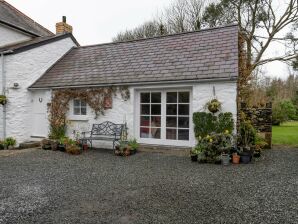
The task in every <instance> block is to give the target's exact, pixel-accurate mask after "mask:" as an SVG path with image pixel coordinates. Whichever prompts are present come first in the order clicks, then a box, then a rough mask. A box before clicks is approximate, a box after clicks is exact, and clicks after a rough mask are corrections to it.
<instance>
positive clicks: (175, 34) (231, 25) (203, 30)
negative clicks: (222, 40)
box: [77, 24, 238, 49]
mask: <svg viewBox="0 0 298 224" xmlns="http://www.w3.org/2000/svg"><path fill="white" fill-rule="evenodd" d="M234 26H238V24H229V25H225V26H218V27H211V28H206V29H201V30H195V31H188V32H182V33H174V34H167V35H162V36H156V37H148V38H141V39H136V40H126V41H117V42H108V43H102V44H92V45H86V46H80V47H77V49H78V48H88V47H97V46H104V45H117V44H123V43H133V42H140V41H146V40H152V39H161V38H167V37H172V36H183V35H187V34H192V33H202V32H207V31H212V30H217V29H224V28H229V27H234Z"/></svg>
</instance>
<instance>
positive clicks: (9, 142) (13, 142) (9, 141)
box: [4, 137, 17, 147]
mask: <svg viewBox="0 0 298 224" xmlns="http://www.w3.org/2000/svg"><path fill="white" fill-rule="evenodd" d="M16 144H17V140H16V139H14V138H13V137H8V138H6V139H5V140H4V145H5V146H7V147H8V146H11V147H14V146H15V145H16Z"/></svg>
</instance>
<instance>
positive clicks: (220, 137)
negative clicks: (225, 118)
mask: <svg viewBox="0 0 298 224" xmlns="http://www.w3.org/2000/svg"><path fill="white" fill-rule="evenodd" d="M232 145H233V136H232V135H231V134H230V133H229V131H226V132H225V133H211V134H210V135H207V136H206V137H204V138H199V142H198V145H197V147H196V148H195V149H196V150H197V151H198V152H202V154H203V157H202V158H203V160H204V161H206V162H209V163H214V162H217V161H220V155H221V154H222V153H229V152H230V151H231V149H232Z"/></svg>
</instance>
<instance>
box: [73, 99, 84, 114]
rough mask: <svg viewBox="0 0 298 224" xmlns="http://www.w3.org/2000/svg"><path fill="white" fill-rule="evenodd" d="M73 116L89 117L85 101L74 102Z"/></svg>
mask: <svg viewBox="0 0 298 224" xmlns="http://www.w3.org/2000/svg"><path fill="white" fill-rule="evenodd" d="M73 114H74V115H87V103H86V101H84V100H73Z"/></svg>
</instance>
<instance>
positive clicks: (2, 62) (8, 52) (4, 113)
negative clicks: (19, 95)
mask: <svg viewBox="0 0 298 224" xmlns="http://www.w3.org/2000/svg"><path fill="white" fill-rule="evenodd" d="M10 53H12V51H11V50H9V51H3V52H0V57H1V70H0V76H1V77H2V95H5V94H6V74H5V64H4V55H5V54H10ZM2 107H3V127H2V128H3V136H2V137H3V140H4V139H5V138H6V112H7V106H6V104H4V105H3V106H2Z"/></svg>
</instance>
